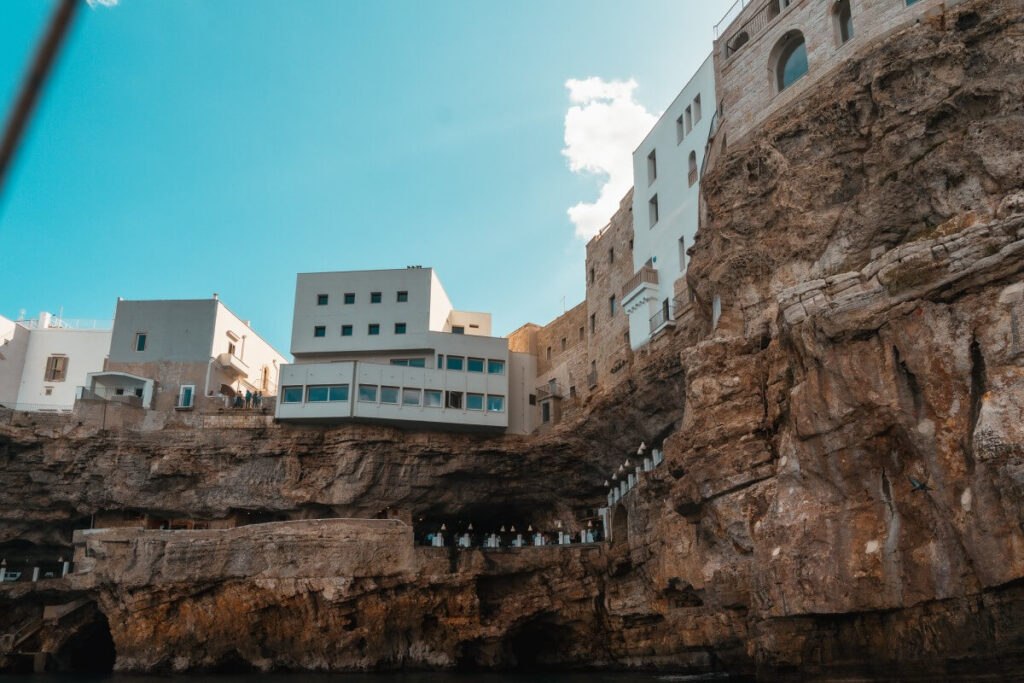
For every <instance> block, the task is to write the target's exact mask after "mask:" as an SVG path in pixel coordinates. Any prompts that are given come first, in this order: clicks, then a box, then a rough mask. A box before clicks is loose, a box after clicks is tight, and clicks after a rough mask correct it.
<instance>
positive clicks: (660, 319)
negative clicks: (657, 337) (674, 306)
mask: <svg viewBox="0 0 1024 683" xmlns="http://www.w3.org/2000/svg"><path fill="white" fill-rule="evenodd" d="M671 324H672V311H671V310H669V311H666V310H665V308H660V309H658V312H657V313H655V314H654V315H652V316H651V334H654V333H655V332H657V331H658V330H659V329H661V328H662V327H664V326H665V325H671Z"/></svg>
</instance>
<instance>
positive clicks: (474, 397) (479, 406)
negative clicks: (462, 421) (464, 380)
mask: <svg viewBox="0 0 1024 683" xmlns="http://www.w3.org/2000/svg"><path fill="white" fill-rule="evenodd" d="M466 409H467V410H483V409H484V395H483V394H466Z"/></svg>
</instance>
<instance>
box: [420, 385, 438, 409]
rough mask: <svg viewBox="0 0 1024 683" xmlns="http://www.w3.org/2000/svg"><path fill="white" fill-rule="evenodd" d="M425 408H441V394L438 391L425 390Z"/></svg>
mask: <svg viewBox="0 0 1024 683" xmlns="http://www.w3.org/2000/svg"><path fill="white" fill-rule="evenodd" d="M423 406H424V407H425V408H440V407H441V392H440V391H439V390H437V389H424V390H423Z"/></svg>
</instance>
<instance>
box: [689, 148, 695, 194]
mask: <svg viewBox="0 0 1024 683" xmlns="http://www.w3.org/2000/svg"><path fill="white" fill-rule="evenodd" d="M689 165H690V175H689V181H690V187H693V184H694V183H695V182H697V153H696V152H690V164H689Z"/></svg>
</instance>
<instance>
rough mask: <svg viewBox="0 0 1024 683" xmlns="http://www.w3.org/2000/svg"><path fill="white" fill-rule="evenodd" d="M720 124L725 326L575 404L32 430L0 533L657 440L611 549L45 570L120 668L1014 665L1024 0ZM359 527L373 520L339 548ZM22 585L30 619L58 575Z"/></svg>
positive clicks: (421, 504)
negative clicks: (418, 423)
mask: <svg viewBox="0 0 1024 683" xmlns="http://www.w3.org/2000/svg"><path fill="white" fill-rule="evenodd" d="M726 114H727V112H726ZM726 122H727V119H726ZM724 130H725V131H727V130H728V127H727V124H726V127H725V129H724ZM722 142H723V141H722V140H721V139H719V140H717V141H716V148H715V158H714V163H713V166H712V167H711V169H710V170H709V171H708V172H707V174H706V175H705V177H704V179H703V181H702V183H703V188H704V201H705V216H704V221H703V224H702V227H701V231H700V233H699V236H698V240H697V243H696V245H695V247H694V250H693V258H692V261H691V265H690V269H689V274H688V278H689V280H690V284H691V286H692V287H693V288H694V290H695V291H696V292H697V295H698V302H699V304H700V306H701V307H702V308H703V309H704V311H705V313H706V314H707V315H706V317H707V318H710V309H711V301H712V300H713V299H714V298H715V297H716V296H718V297H720V298H721V300H722V302H723V316H722V320H721V321H720V325H719V329H718V330H717V331H715V333H713V334H712V335H710V336H698V335H697V334H696V332H695V331H694V330H702V329H707V327H708V325H707V320H704V321H697V323H696V324H694V325H690V326H686V325H682V326H680V327H679V328H677V330H676V331H675V333H673V334H670V335H668V336H664V337H661V338H659V339H658V340H656V341H655V342H654V343H653V344H652V345H651V346H650V347H649V348H648V350H647V351H645V352H644V353H641V354H637V357H636V358H635V359H634V363H633V366H632V367H631V368H630V369H628V370H625V369H624V370H622V371H621V372H620V373H619V374H620V375H622V376H624V379H623V381H622V382H621V383H620V384H618V385H616V386H614V387H610V388H608V389H607V390H606V391H605V392H604V393H602V394H600V395H598V396H595V397H592V398H591V399H590V402H589V403H588V405H587V406H586V410H585V411H584V413H583V414H582V415H581V416H580V417H579V418H578V419H576V420H574V421H573V422H571V423H563V424H561V425H559V426H558V427H557V428H556V429H555V430H553V431H552V432H551V433H549V434H547V435H545V436H543V437H539V438H514V437H504V438H483V437H473V436H466V435H441V434H414V433H406V432H400V431H397V430H390V429H383V428H377V427H348V428H337V429H329V428H322V427H317V428H313V427H308V428H296V427H268V428H265V429H260V430H192V431H186V430H165V431H162V432H155V433H135V432H121V433H103V432H95V431H90V430H85V429H82V428H76V427H75V426H74V425H65V426H63V427H59V428H55V429H54V430H50V431H47V430H45V429H41V428H39V427H35V428H33V427H32V426H30V425H25V426H17V424H12V425H5V426H2V427H0V449H2V451H3V455H2V457H3V467H2V468H0V490H2V491H3V492H4V493H3V494H2V496H0V540H2V541H4V542H7V543H13V542H30V543H34V544H40V545H42V544H50V545H67V544H69V543H70V535H71V530H72V529H73V528H81V527H82V526H88V525H87V524H83V523H84V522H86V521H87V520H88V518H89V517H90V516H91V515H92V514H96V513H97V512H102V511H107V510H136V511H149V512H155V513H156V512H158V513H161V514H166V515H169V516H170V515H179V516H183V517H189V518H193V519H218V518H221V517H223V516H225V515H227V514H231V513H238V512H242V513H253V514H258V515H264V516H265V518H266V519H300V518H304V517H305V518H313V517H355V516H367V515H372V514H375V513H376V512H378V511H379V510H380V509H381V508H383V507H385V506H392V507H394V508H399V509H403V510H407V511H409V512H410V513H411V514H412V515H413V516H414V518H417V519H418V518H419V517H425V518H429V519H435V520H441V519H445V518H452V517H454V516H468V517H474V518H484V517H487V518H490V519H498V518H506V517H507V518H516V519H521V520H528V521H529V522H530V523H533V524H538V525H540V524H550V523H551V522H552V521H553V520H556V519H569V518H571V517H572V516H573V515H574V514H575V513H577V512H578V511H580V510H582V509H584V508H586V507H596V506H597V505H601V504H603V494H604V489H603V488H602V487H601V486H600V484H601V482H602V481H603V480H604V479H605V478H606V477H607V475H608V473H609V472H611V471H612V469H613V468H614V467H616V466H617V465H618V464H619V463H620V462H621V460H622V459H623V458H624V457H625V455H626V454H627V453H629V452H630V451H631V450H632V449H635V447H636V443H637V442H638V441H639V440H640V439H641V438H643V439H646V440H648V443H657V444H659V445H662V446H663V450H664V454H665V463H664V465H662V466H661V467H659V468H658V469H656V470H655V471H654V472H651V473H647V474H645V475H644V478H643V481H642V483H641V484H640V485H639V486H638V487H637V489H635V490H634V491H633V492H631V493H630V494H628V495H627V496H626V497H625V499H624V502H623V503H622V504H621V505H619V506H618V507H617V508H616V510H615V516H614V524H613V527H614V532H615V533H614V536H615V540H614V542H613V543H612V544H610V545H603V546H599V547H590V548H577V549H573V550H565V549H553V551H548V550H545V549H524V550H522V551H511V552H487V551H475V550H474V551H456V550H453V549H428V548H416V549H413V548H412V547H411V541H409V542H408V543H406V541H407V540H408V538H406V540H402V539H401V538H392V539H391V540H390V541H387V542H386V543H384V545H383V546H376V545H374V544H375V543H378V542H379V538H378V539H377V540H373V539H370V540H369V541H366V542H361V541H358V539H359V538H363V536H362V535H361V534H362V533H363V532H361V531H352V530H351V528H350V527H349V526H347V525H348V523H347V522H344V521H325V522H316V523H312V524H311V525H307V526H300V527H298V530H297V528H296V527H294V526H290V523H285V524H283V525H276V524H271V525H265V526H264V525H261V526H246V527H240V528H239V529H234V530H228V531H215V530H210V531H196V532H189V531H183V532H161V531H153V532H142V533H141V535H134V536H129V537H124V538H121V537H118V536H117V534H116V533H115V534H113V536H109V537H107V538H105V539H101V538H100V537H99V536H97V537H96V538H95V539H93V541H94V542H93V543H92V550H91V551H90V554H89V556H88V557H83V558H81V562H80V563H79V565H80V567H79V568H80V569H82V571H81V572H76V574H75V575H73V578H72V579H71V580H70V581H66V582H64V583H63V585H62V587H53V588H50V589H47V590H51V591H53V592H54V593H62V594H64V595H65V596H79V595H81V596H85V597H88V598H89V599H91V600H94V601H95V602H96V603H97V605H98V607H99V610H100V611H102V613H103V614H105V615H106V617H107V620H108V621H109V624H110V632H111V635H112V636H113V642H114V645H115V647H116V649H117V653H118V666H119V667H120V668H125V669H142V670H164V669H188V668H217V667H223V666H233V667H242V666H250V667H254V668H261V669H268V668H274V667H282V668H308V669H359V668H387V667H400V666H430V667H455V666H512V665H515V664H524V663H536V664H546V665H565V666H586V665H595V666H635V667H664V668H672V669H687V670H708V669H714V670H722V671H729V672H733V673H758V674H760V675H761V676H762V677H765V678H785V677H787V676H789V675H797V673H799V675H801V676H813V675H815V674H821V675H823V676H831V675H837V674H844V673H853V672H856V673H858V674H865V673H866V674H871V673H887V674H895V675H910V674H919V675H931V676H952V675H955V674H958V673H962V672H967V671H971V670H977V669H982V668H983V669H985V670H995V671H1002V672H1004V673H1011V672H1013V671H1017V670H1019V668H1020V667H1021V666H1022V665H1024V619H1021V617H1020V615H1021V614H1022V613H1024V524H1022V520H1024V342H1022V340H1021V330H1020V320H1021V317H1022V316H1024V277H1022V276H1024V258H1022V251H1024V154H1022V153H1021V148H1022V144H1024V7H1022V5H1021V3H1020V2H1019V1H1017V0H972V1H969V2H964V3H962V4H960V5H958V6H957V7H956V9H955V10H952V11H950V12H949V13H947V14H945V15H943V16H941V17H935V18H932V19H930V20H928V21H925V22H922V23H921V24H919V25H917V26H914V27H912V28H910V29H907V30H905V31H903V32H901V33H900V34H898V35H896V36H893V37H891V38H890V39H889V40H888V41H886V42H885V43H884V44H882V45H877V46H875V47H873V48H871V49H870V50H868V51H866V52H865V53H863V54H860V55H855V56H852V57H851V58H850V59H849V60H848V62H847V63H845V64H844V66H843V67H842V68H841V69H839V70H838V71H836V72H835V73H833V74H831V75H830V76H828V77H826V78H825V79H824V80H823V81H822V83H821V86H820V87H819V88H817V90H816V92H815V93H813V94H812V95H810V96H808V97H807V98H805V99H803V100H801V101H800V102H799V103H797V104H796V105H795V106H793V107H791V108H790V109H789V110H787V111H785V112H782V113H781V114H780V115H779V116H778V117H777V118H776V119H774V120H772V121H770V122H768V123H767V124H766V125H765V126H764V127H763V130H762V131H760V132H759V133H758V134H757V135H756V136H754V137H752V138H749V140H748V142H746V143H745V144H744V146H742V147H728V146H724V147H723V145H722ZM262 519H263V518H261V520H262ZM346 529H347V531H343V530H346ZM118 533H122V532H118ZM401 533H405V534H407V535H408V534H411V532H409V531H403V532H401ZM176 534H177V536H175V535H176ZM190 534H191V535H190ZM345 534H351V537H349V536H345ZM399 535H400V534H399ZM183 539H184V540H183ZM345 539H349V540H347V541H346V540H345ZM353 539H355V540H353ZM186 541H187V542H186ZM89 543H90V542H84V546H83V547H85V548H88V547H89ZM353 543H354V544H355V545H353ZM118 544H120V545H118ZM193 544H195V545H193ZM338 544H341V545H338ZM402 544H405V545H402ZM399 546H401V548H399ZM351 548H363V549H364V550H365V549H367V548H370V549H372V548H377V551H374V552H369V551H368V552H369V554H367V555H361V554H360V553H361V552H362V551H358V552H356V551H354V550H353V551H352V552H353V553H355V554H354V555H352V556H350V557H346V558H345V559H344V561H341V560H340V559H337V556H338V555H339V554H344V553H347V552H349V549H351ZM275 557H287V558H288V559H287V561H275V560H274V559H273V558H275ZM268 558H269V559H268ZM332 558H333V559H332ZM12 586H15V587H13V588H12V587H11V586H4V587H3V588H2V589H0V590H2V591H3V593H2V594H0V600H4V601H5V602H4V604H5V605H7V606H8V608H9V609H10V610H11V613H12V614H14V613H17V614H19V615H20V614H22V612H19V611H18V610H22V611H23V612H24V613H25V614H27V613H28V611H30V610H29V608H30V607H31V606H32V605H34V604H41V603H43V602H46V601H47V600H49V599H52V597H53V596H52V595H50V596H49V597H48V596H47V594H46V593H45V591H43V590H42V589H40V590H37V591H26V590H25V589H24V588H21V587H18V586H17V584H12Z"/></svg>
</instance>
